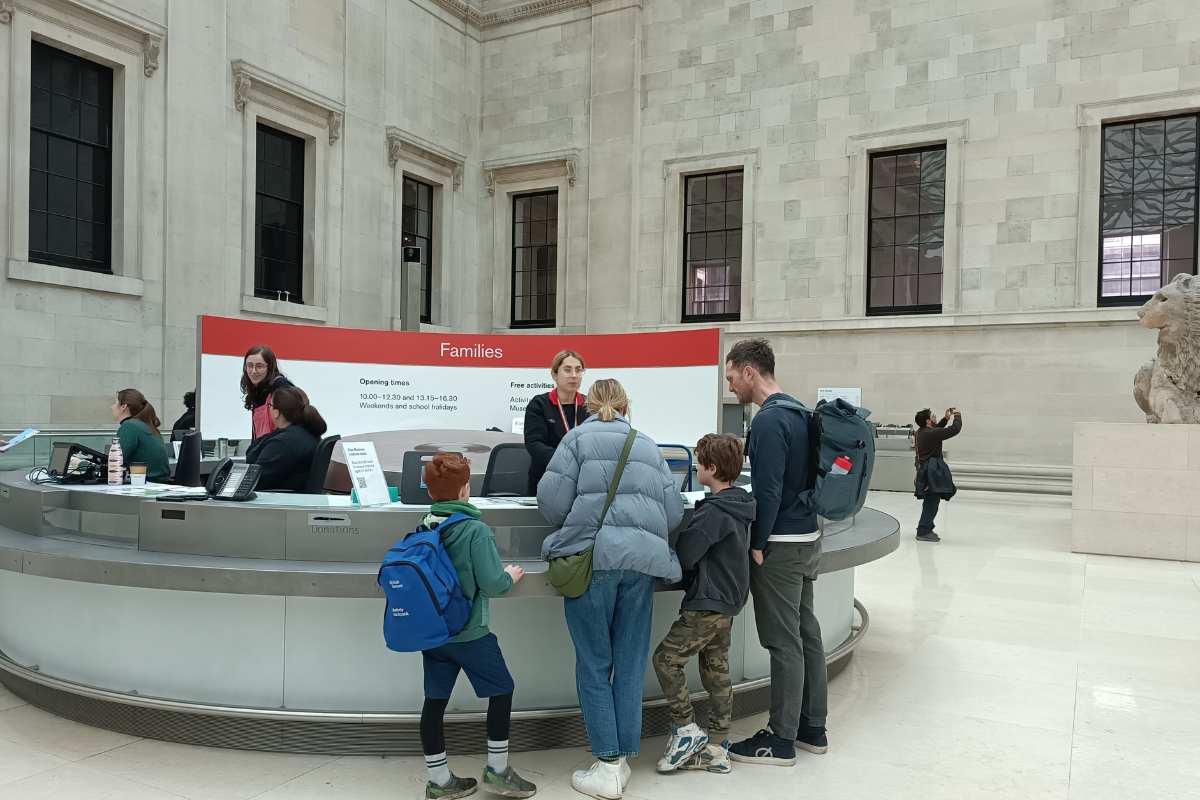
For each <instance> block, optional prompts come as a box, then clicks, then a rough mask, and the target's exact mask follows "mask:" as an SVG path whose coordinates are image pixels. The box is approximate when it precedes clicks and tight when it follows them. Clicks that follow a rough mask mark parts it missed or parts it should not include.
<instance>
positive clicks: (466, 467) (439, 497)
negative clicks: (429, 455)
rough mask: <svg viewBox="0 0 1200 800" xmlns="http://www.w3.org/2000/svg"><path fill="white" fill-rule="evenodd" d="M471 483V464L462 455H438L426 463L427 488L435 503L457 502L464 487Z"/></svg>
mask: <svg viewBox="0 0 1200 800" xmlns="http://www.w3.org/2000/svg"><path fill="white" fill-rule="evenodd" d="M470 482H471V462H469V461H467V459H465V458H464V457H463V455H462V454H461V453H438V454H437V455H436V456H434V457H433V460H432V461H428V462H426V463H425V487H426V489H427V490H428V491H429V497H430V498H431V499H432V500H433V502H435V503H440V502H442V501H445V500H457V499H458V495H459V492H461V491H462V487H463V486H464V485H466V484H468V483H470Z"/></svg>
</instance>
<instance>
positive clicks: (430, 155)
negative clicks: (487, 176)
mask: <svg viewBox="0 0 1200 800" xmlns="http://www.w3.org/2000/svg"><path fill="white" fill-rule="evenodd" d="M384 132H385V134H386V136H387V147H388V166H389V167H391V168H392V169H395V167H396V164H398V163H399V162H400V159H401V157H402V156H404V155H408V156H410V157H416V158H418V159H420V160H422V161H426V162H428V163H431V164H433V165H435V166H438V167H442V168H443V169H446V170H449V172H450V176H451V182H452V184H453V186H454V188H455V189H456V190H457V189H460V188H462V181H463V168H464V167H465V165H466V163H467V157H466V156H464V155H462V154H461V153H456V152H454V151H453V150H450V149H448V148H445V147H442V146H441V145H439V144H434V143H433V142H431V141H429V140H428V139H424V138H422V137H420V136H417V135H416V134H415V133H409V132H408V131H406V130H403V129H402V128H397V127H396V126H395V125H388V126H387V128H385V129H384Z"/></svg>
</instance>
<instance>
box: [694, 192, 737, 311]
mask: <svg viewBox="0 0 1200 800" xmlns="http://www.w3.org/2000/svg"><path fill="white" fill-rule="evenodd" d="M683 188H684V209H683V212H684V233H683V278H684V280H683V321H684V322H708V321H722V320H735V319H738V317H739V316H740V314H741V305H742V170H740V169H736V170H730V171H728V172H718V173H715V174H709V175H689V176H687V177H686V178H685V179H684V187H683Z"/></svg>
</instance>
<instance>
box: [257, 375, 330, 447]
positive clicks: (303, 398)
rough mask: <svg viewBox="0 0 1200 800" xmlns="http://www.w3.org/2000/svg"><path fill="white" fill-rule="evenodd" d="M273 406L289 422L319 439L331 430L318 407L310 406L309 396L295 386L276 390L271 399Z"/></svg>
mask: <svg viewBox="0 0 1200 800" xmlns="http://www.w3.org/2000/svg"><path fill="white" fill-rule="evenodd" d="M271 405H273V406H274V407H275V410H276V411H278V412H279V413H280V414H282V415H283V418H284V419H286V420H287V421H288V422H290V423H291V424H293V425H299V426H300V427H302V428H304V429H305V430H306V431H308V432H309V433H311V434H312V435H313V436H316V437H317V438H318V439H320V438H321V437H322V436H324V435H325V431H327V430H329V426H328V425H326V424H325V419H324V418H323V417H322V416H321V412H319V411H317V408H316V406H312V405H309V403H308V395H306V394H305V393H304V391H303V390H302V389H297V388H296V387H295V386H284V387H282V388H280V389H276V390H275V394H274V396H273V397H272V398H271Z"/></svg>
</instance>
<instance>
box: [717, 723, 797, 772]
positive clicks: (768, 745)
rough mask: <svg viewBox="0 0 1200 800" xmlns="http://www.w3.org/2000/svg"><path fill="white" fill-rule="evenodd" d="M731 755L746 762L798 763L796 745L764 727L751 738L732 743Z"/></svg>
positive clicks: (784, 765)
mask: <svg viewBox="0 0 1200 800" xmlns="http://www.w3.org/2000/svg"><path fill="white" fill-rule="evenodd" d="M729 757H730V758H732V759H733V760H734V761H741V762H743V763H746V764H774V765H776V766H779V767H790V766H792V765H793V764H795V763H796V746H795V745H793V744H792V743H791V742H790V741H789V740H787V739H783V738H781V737H779V736H776V735H775V734H773V733H771V732H770V731H769V730H766V729H763V730H761V731H759V732H758V733H756V734H754V735H753V736H751V737H750V738H749V739H743V740H742V741H740V742H738V743H736V744H733V745H730V747H729Z"/></svg>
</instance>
